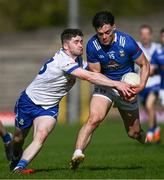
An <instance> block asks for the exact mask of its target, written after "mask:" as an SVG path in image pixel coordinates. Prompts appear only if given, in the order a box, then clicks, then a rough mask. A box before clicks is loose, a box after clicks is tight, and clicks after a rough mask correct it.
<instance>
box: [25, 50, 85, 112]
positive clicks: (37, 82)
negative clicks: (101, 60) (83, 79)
mask: <svg viewBox="0 0 164 180" xmlns="http://www.w3.org/2000/svg"><path fill="white" fill-rule="evenodd" d="M81 60H82V58H81V57H80V58H78V62H75V61H74V60H73V59H72V58H71V57H69V56H68V55H67V54H66V53H65V52H64V51H63V49H60V50H59V51H58V52H56V54H55V56H54V57H53V58H51V59H49V60H48V61H47V62H46V63H45V64H44V65H43V67H42V68H41V69H40V72H39V73H38V75H37V76H36V78H35V79H34V80H33V81H32V83H31V84H30V85H29V86H28V87H27V89H26V94H27V95H28V96H29V98H30V99H31V100H32V101H33V102H34V103H35V104H36V105H41V106H42V107H43V108H44V109H48V108H50V107H53V106H55V105H57V104H58V103H59V102H60V100H61V99H62V97H63V96H65V95H66V94H67V92H68V91H69V90H70V89H71V88H72V86H73V85H74V83H75V81H76V77H75V76H73V75H71V74H70V73H71V72H72V71H73V70H75V69H77V68H79V66H80V65H79V64H81V62H80V61H81Z"/></svg>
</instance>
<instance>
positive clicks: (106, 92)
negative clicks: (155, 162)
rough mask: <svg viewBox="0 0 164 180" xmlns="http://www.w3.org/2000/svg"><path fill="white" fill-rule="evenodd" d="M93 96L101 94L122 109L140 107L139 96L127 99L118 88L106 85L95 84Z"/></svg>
mask: <svg viewBox="0 0 164 180" xmlns="http://www.w3.org/2000/svg"><path fill="white" fill-rule="evenodd" d="M93 96H101V97H103V98H106V99H108V100H109V101H111V102H113V103H114V107H117V108H119V109H122V110H136V109H138V108H139V106H138V100H137V97H136V98H135V99H134V100H133V101H130V102H128V101H125V100H124V99H123V98H122V97H121V96H120V95H119V93H118V91H117V90H116V89H113V88H108V87H105V86H95V89H94V92H93Z"/></svg>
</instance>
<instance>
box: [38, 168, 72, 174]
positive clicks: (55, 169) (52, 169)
mask: <svg viewBox="0 0 164 180" xmlns="http://www.w3.org/2000/svg"><path fill="white" fill-rule="evenodd" d="M59 170H60V171H62V170H63V171H66V170H69V168H47V169H46V168H45V169H35V172H37V173H38V172H52V171H59Z"/></svg>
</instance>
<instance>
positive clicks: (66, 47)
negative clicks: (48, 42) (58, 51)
mask: <svg viewBox="0 0 164 180" xmlns="http://www.w3.org/2000/svg"><path fill="white" fill-rule="evenodd" d="M63 49H65V50H68V44H67V42H64V43H63Z"/></svg>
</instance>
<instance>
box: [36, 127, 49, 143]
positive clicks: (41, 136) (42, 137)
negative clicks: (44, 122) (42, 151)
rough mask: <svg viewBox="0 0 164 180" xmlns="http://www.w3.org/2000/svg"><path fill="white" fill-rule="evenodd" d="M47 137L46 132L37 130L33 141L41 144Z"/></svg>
mask: <svg viewBox="0 0 164 180" xmlns="http://www.w3.org/2000/svg"><path fill="white" fill-rule="evenodd" d="M47 136H48V132H47V131H46V130H38V132H37V134H36V137H35V139H36V140H37V141H38V143H39V144H43V142H44V141H45V140H46V138H47Z"/></svg>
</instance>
